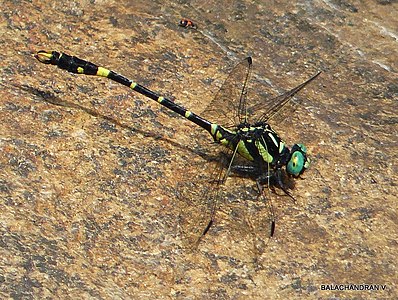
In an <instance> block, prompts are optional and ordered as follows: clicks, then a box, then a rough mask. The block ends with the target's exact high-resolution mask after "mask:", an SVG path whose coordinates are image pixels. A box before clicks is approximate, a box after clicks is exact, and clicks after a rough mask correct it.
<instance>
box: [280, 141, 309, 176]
mask: <svg viewBox="0 0 398 300" xmlns="http://www.w3.org/2000/svg"><path fill="white" fill-rule="evenodd" d="M306 153H307V148H306V147H305V146H304V145H302V144H296V145H294V146H293V148H292V150H291V156H290V160H289V162H288V163H287V165H286V171H287V173H288V174H290V175H293V176H299V175H300V174H302V173H303V172H304V171H305V169H307V168H308V167H309V165H310V160H309V159H307V155H306Z"/></svg>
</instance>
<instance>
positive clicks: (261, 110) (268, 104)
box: [248, 72, 321, 122]
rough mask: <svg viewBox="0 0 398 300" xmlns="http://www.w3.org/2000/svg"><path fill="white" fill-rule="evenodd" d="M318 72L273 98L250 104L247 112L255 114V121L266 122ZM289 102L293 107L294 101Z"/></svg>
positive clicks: (278, 112)
mask: <svg viewBox="0 0 398 300" xmlns="http://www.w3.org/2000/svg"><path fill="white" fill-rule="evenodd" d="M319 74H321V72H318V73H316V74H315V75H313V76H312V77H311V78H309V79H308V80H306V81H305V82H303V83H302V84H300V85H298V86H296V87H295V88H293V89H291V90H289V91H287V92H285V93H283V94H281V95H279V96H277V97H275V98H272V99H269V100H265V101H260V102H258V103H257V104H255V105H253V106H251V107H250V108H249V109H248V112H249V113H250V114H252V115H256V121H257V122H268V120H269V119H272V118H275V117H276V115H278V114H280V112H281V111H282V108H284V107H285V106H286V105H287V104H288V103H289V101H290V100H291V98H292V97H293V96H294V95H295V94H297V93H298V92H299V91H300V90H301V89H303V88H304V87H305V86H306V85H307V84H308V83H310V82H311V81H312V80H314V79H315V78H316V77H317V76H318V75H319ZM291 104H292V105H291V107H293V106H294V103H291ZM287 110H289V109H287ZM285 115H286V114H285Z"/></svg>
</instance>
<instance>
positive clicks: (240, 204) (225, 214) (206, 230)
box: [178, 149, 275, 261]
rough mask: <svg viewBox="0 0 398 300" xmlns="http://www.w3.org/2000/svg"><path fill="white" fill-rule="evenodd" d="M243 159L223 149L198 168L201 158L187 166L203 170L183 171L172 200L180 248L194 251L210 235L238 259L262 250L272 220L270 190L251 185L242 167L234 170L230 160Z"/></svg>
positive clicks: (247, 258)
mask: <svg viewBox="0 0 398 300" xmlns="http://www.w3.org/2000/svg"><path fill="white" fill-rule="evenodd" d="M244 162H245V160H243V159H241V158H239V157H238V156H237V155H236V153H234V151H232V150H228V149H226V150H225V151H223V152H222V153H220V154H219V155H218V156H217V157H214V158H213V159H212V160H211V161H209V162H208V163H207V164H206V165H205V166H204V168H203V163H202V166H201V167H200V168H193V169H203V172H201V173H200V174H197V175H196V176H193V177H191V176H190V175H189V174H188V175H187V176H188V178H190V179H189V180H188V182H186V183H184V184H183V185H180V187H179V189H181V190H185V193H184V195H182V196H183V198H181V199H179V200H178V201H179V203H180V208H181V209H180V211H181V212H180V217H179V221H180V223H179V225H180V232H181V237H182V241H183V245H184V248H186V249H190V250H197V249H198V246H199V244H200V242H201V241H202V242H203V241H204V240H206V239H207V238H210V237H209V236H211V238H212V239H215V240H216V243H217V249H218V250H219V251H220V254H222V255H231V257H235V258H237V259H240V260H242V261H253V259H254V258H255V257H256V256H257V255H258V254H260V253H262V252H263V251H264V249H265V246H266V245H267V242H268V241H269V239H270V237H271V236H272V234H273V228H274V225H275V217H274V212H273V208H272V202H271V193H270V190H269V189H268V188H264V189H263V188H261V190H260V189H259V188H258V187H256V185H255V183H254V181H253V178H252V176H251V174H249V173H250V172H246V169H245V170H244V171H242V172H235V171H234V170H235V168H234V167H235V165H239V164H241V163H244ZM242 168H244V167H242ZM243 173H245V174H246V175H247V176H244V174H243ZM249 252H250V253H249Z"/></svg>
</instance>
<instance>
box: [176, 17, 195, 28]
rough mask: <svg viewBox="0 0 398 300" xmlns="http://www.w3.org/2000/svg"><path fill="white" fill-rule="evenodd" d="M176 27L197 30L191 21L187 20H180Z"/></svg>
mask: <svg viewBox="0 0 398 300" xmlns="http://www.w3.org/2000/svg"><path fill="white" fill-rule="evenodd" d="M178 26H181V27H184V28H192V29H196V28H198V27H197V26H196V24H194V23H193V22H192V21H191V20H189V19H181V20H180V22H179V23H178Z"/></svg>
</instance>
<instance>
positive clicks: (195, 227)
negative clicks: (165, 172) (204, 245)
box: [178, 149, 232, 250]
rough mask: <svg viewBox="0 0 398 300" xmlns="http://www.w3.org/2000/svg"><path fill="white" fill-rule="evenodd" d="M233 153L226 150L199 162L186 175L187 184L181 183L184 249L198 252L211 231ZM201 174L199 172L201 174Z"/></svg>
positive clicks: (180, 220)
mask: <svg viewBox="0 0 398 300" xmlns="http://www.w3.org/2000/svg"><path fill="white" fill-rule="evenodd" d="M231 153H232V151H231V150H228V149H225V150H224V151H222V152H221V153H220V152H219V151H218V154H217V155H214V154H213V155H210V156H209V157H208V158H207V160H208V161H207V162H206V163H203V160H199V161H197V162H196V164H197V166H195V167H193V169H194V170H195V169H196V172H195V171H194V172H193V173H192V174H190V173H187V172H186V171H185V173H186V176H185V177H186V178H188V179H187V181H186V182H183V183H180V184H179V186H178V190H179V194H180V197H179V200H178V201H179V206H180V216H179V227H180V232H181V237H182V241H183V246H184V248H186V249H190V250H196V249H197V247H198V245H199V243H200V241H201V240H202V239H203V237H204V236H205V235H206V233H207V231H208V230H209V229H210V228H211V226H212V224H213V221H214V218H215V214H216V211H217V208H218V205H219V202H220V200H221V198H222V196H223V195H222V187H223V184H224V182H225V178H226V176H227V169H228V168H227V165H228V163H229V157H231ZM198 170H200V171H199V172H198Z"/></svg>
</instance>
